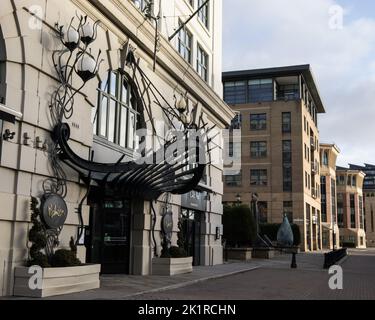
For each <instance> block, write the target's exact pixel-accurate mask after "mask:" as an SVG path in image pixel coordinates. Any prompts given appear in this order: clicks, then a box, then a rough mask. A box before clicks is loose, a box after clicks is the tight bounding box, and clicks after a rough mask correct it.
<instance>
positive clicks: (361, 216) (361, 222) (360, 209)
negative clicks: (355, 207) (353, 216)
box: [358, 196, 364, 229]
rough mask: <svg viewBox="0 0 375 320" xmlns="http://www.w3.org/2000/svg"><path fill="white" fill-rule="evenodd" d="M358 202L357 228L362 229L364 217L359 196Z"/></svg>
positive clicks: (361, 199)
mask: <svg viewBox="0 0 375 320" xmlns="http://www.w3.org/2000/svg"><path fill="white" fill-rule="evenodd" d="M358 198H359V199H358V202H359V227H360V228H361V229H364V216H363V197H362V196H359V197H358Z"/></svg>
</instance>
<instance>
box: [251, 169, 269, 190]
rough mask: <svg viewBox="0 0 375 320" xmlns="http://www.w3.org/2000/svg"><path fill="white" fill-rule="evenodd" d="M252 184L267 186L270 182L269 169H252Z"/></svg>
mask: <svg viewBox="0 0 375 320" xmlns="http://www.w3.org/2000/svg"><path fill="white" fill-rule="evenodd" d="M250 184H251V185H252V186H266V185H267V184H268V178H267V170H264V169H254V170H250Z"/></svg>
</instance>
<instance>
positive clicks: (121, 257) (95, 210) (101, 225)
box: [89, 200, 130, 274]
mask: <svg viewBox="0 0 375 320" xmlns="http://www.w3.org/2000/svg"><path fill="white" fill-rule="evenodd" d="M90 219H91V221H90V225H91V239H92V241H91V248H90V251H91V257H90V259H89V261H90V262H92V263H100V264H101V265H102V273H105V274H114V273H115V274H116V273H117V274H128V273H129V262H130V261H129V260H130V205H129V202H128V201H112V200H104V201H101V202H100V203H98V204H96V205H95V206H92V210H91V216H90Z"/></svg>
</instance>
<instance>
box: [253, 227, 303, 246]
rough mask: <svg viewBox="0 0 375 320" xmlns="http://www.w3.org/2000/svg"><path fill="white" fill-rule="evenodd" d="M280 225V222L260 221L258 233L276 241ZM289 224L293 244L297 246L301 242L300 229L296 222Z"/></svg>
mask: <svg viewBox="0 0 375 320" xmlns="http://www.w3.org/2000/svg"><path fill="white" fill-rule="evenodd" d="M280 226H281V223H262V224H260V226H259V229H260V234H261V235H267V237H268V238H270V240H271V241H277V231H279V228H280ZM290 226H291V227H292V231H293V239H294V243H293V244H294V245H295V246H299V245H300V244H301V231H300V229H299V227H298V226H297V225H296V224H291V225H290Z"/></svg>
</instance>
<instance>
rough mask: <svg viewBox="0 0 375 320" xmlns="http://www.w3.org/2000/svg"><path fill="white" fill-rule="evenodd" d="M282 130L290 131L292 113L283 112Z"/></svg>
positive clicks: (284, 131)
mask: <svg viewBox="0 0 375 320" xmlns="http://www.w3.org/2000/svg"><path fill="white" fill-rule="evenodd" d="M282 122H283V123H282V131H283V133H288V132H291V131H292V114H291V113H290V112H283V114H282Z"/></svg>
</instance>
